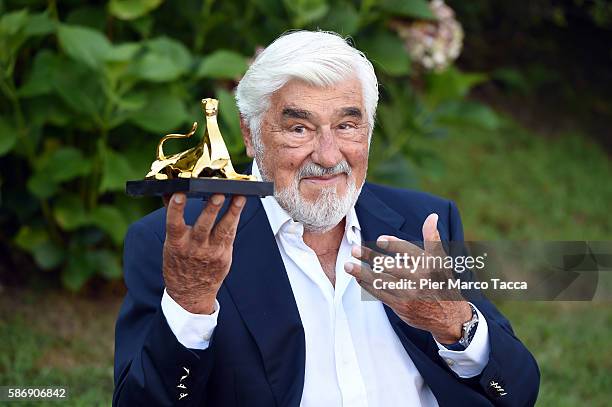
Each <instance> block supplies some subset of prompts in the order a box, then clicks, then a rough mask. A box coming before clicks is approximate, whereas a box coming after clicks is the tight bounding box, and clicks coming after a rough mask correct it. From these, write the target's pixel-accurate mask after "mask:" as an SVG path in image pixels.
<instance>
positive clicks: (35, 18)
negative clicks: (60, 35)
mask: <svg viewBox="0 0 612 407" xmlns="http://www.w3.org/2000/svg"><path fill="white" fill-rule="evenodd" d="M56 27H57V23H56V22H55V21H54V20H52V19H51V18H50V17H49V15H48V14H47V12H42V13H38V14H32V15H31V16H30V21H28V25H27V26H26V27H25V30H24V32H25V34H26V36H28V37H30V36H39V35H47V34H50V33H52V32H54V31H55V29H56Z"/></svg>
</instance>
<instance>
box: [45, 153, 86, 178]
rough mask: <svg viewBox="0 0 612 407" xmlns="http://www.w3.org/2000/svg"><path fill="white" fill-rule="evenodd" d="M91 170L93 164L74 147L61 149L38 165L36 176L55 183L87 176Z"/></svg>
mask: <svg viewBox="0 0 612 407" xmlns="http://www.w3.org/2000/svg"><path fill="white" fill-rule="evenodd" d="M90 170H91V163H90V162H89V161H88V160H87V159H86V158H85V157H83V154H82V153H81V151H80V150H78V149H76V148H74V147H60V148H58V149H57V150H54V151H52V152H51V153H50V154H48V155H47V156H46V157H44V158H43V159H42V160H41V161H39V162H38V163H37V165H36V175H37V176H41V177H44V178H46V179H47V180H48V181H51V182H54V183H60V182H65V181H69V180H71V179H74V178H76V177H79V176H82V175H86V174H88V173H89V171H90Z"/></svg>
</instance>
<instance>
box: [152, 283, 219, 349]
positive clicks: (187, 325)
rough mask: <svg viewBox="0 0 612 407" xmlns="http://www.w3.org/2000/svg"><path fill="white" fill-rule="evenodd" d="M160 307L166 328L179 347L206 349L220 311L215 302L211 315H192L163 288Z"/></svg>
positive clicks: (217, 303)
mask: <svg viewBox="0 0 612 407" xmlns="http://www.w3.org/2000/svg"><path fill="white" fill-rule="evenodd" d="M161 307H162V312H163V313H164V316H165V317H166V321H167V322H168V326H170V329H171V330H172V333H173V334H174V336H175V337H176V339H177V340H178V341H179V342H180V343H181V345H183V346H184V347H186V348H189V349H200V350H203V349H207V348H208V346H209V345H210V338H211V337H212V334H213V331H214V330H215V328H216V326H217V318H218V317H219V310H220V309H221V306H220V305H219V302H218V301H217V300H215V311H214V312H213V313H212V314H211V315H206V314H192V313H191V312H189V311H187V310H186V309H184V308H183V307H181V306H180V305H179V304H178V303H177V302H176V301H174V299H173V298H172V297H171V296H170V294H168V293H167V292H166V289H165V288H164V295H163V296H162V300H161Z"/></svg>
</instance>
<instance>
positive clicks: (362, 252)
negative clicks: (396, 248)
mask: <svg viewBox="0 0 612 407" xmlns="http://www.w3.org/2000/svg"><path fill="white" fill-rule="evenodd" d="M351 255H352V256H353V257H354V258H356V259H359V260H361V261H363V262H365V263H368V264H369V265H370V266H373V265H374V262H375V261H376V260H375V259H376V257H384V255H383V254H381V253H378V252H376V251H374V250H372V249H370V248H369V247H365V246H357V245H354V246H353V247H352V248H351Z"/></svg>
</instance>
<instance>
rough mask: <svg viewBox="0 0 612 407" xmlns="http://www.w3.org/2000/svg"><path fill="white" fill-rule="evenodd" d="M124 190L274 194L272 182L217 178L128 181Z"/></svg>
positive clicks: (199, 194)
mask: <svg viewBox="0 0 612 407" xmlns="http://www.w3.org/2000/svg"><path fill="white" fill-rule="evenodd" d="M125 192H126V193H127V194H128V195H130V196H162V195H171V194H173V193H175V192H183V193H185V194H187V196H188V197H192V198H196V197H208V196H210V195H213V194H224V195H245V196H260V197H264V196H268V195H274V184H273V183H272V182H261V181H240V180H229V179H219V178H174V179H166V180H153V179H145V180H141V181H128V182H127V183H126V184H125Z"/></svg>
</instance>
